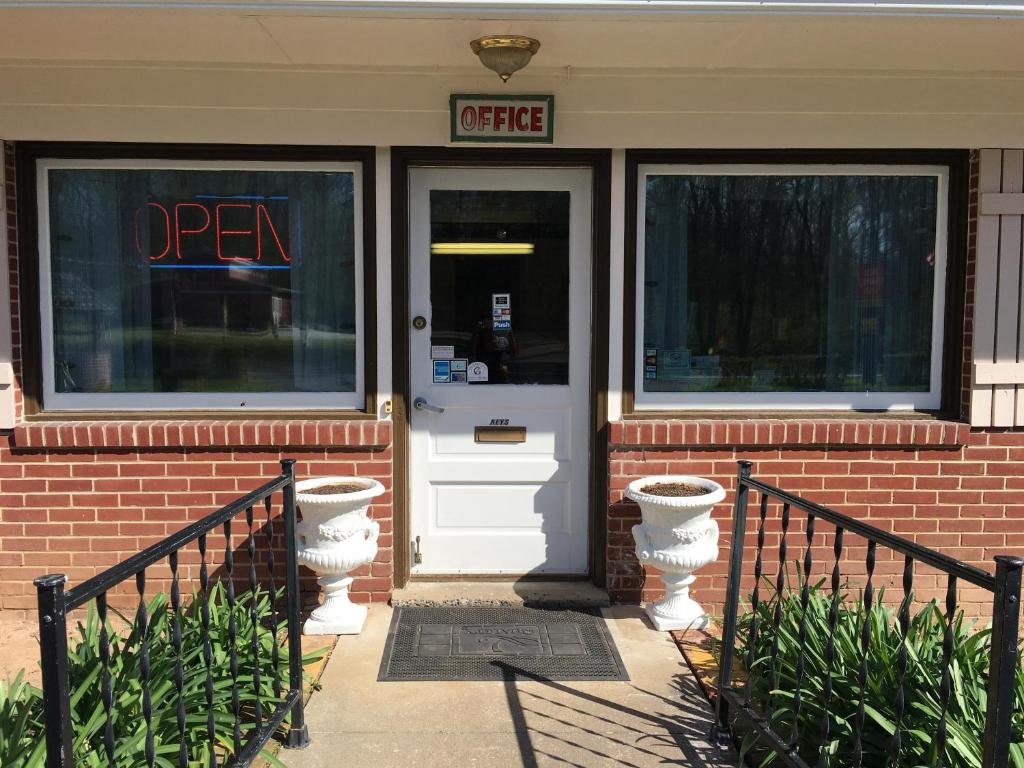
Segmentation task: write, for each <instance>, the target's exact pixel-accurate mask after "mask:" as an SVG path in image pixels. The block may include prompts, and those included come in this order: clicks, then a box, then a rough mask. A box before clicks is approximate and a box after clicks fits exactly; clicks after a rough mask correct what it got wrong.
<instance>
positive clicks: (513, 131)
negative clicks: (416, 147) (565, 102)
mask: <svg viewBox="0 0 1024 768" xmlns="http://www.w3.org/2000/svg"><path fill="white" fill-rule="evenodd" d="M449 108H450V110H451V123H452V141H453V142H476V141H485V142H486V141H500V142H506V143H520V144H550V143H551V142H552V141H554V134H555V131H554V128H555V97H554V96H522V95H515V96H488V95H484V94H464V93H453V94H452V96H451V100H450V102H449Z"/></svg>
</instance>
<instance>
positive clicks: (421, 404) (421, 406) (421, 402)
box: [412, 397, 444, 413]
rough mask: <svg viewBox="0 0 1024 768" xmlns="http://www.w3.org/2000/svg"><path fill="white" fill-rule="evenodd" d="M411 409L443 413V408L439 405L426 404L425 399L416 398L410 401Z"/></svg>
mask: <svg viewBox="0 0 1024 768" xmlns="http://www.w3.org/2000/svg"><path fill="white" fill-rule="evenodd" d="M412 407H413V408H415V409H416V410H417V411H430V412H431V413H444V408H442V407H441V406H440V405H431V404H430V403H428V402H427V399H426V398H425V397H417V398H416V399H415V400H413V401H412Z"/></svg>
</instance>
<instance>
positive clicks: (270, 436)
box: [12, 419, 391, 450]
mask: <svg viewBox="0 0 1024 768" xmlns="http://www.w3.org/2000/svg"><path fill="white" fill-rule="evenodd" d="M13 438H14V439H13V446H12V447H13V448H15V449H16V450H27V449H33V448H49V449H54V448H56V449H63V450H76V449H86V450H99V449H111V450H116V449H124V448H182V447H196V448H277V447H289V448H294V447H300V446H316V447H323V446H327V447H332V448H350V447H351V448H361V449H364V450H365V449H369V450H384V449H386V448H387V447H388V446H389V445H391V422H390V421H323V420H315V421H314V420H307V419H299V420H287V421H285V420H276V419H275V420H251V421H234V420H232V421H216V420H198V421H177V420H156V421H57V422H40V423H37V424H31V423H30V424H20V425H18V426H16V427H15V428H14V432H13Z"/></svg>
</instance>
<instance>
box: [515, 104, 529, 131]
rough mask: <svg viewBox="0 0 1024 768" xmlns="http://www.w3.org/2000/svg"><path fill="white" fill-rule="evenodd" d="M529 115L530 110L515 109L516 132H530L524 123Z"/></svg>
mask: <svg viewBox="0 0 1024 768" xmlns="http://www.w3.org/2000/svg"><path fill="white" fill-rule="evenodd" d="M529 113H530V110H529V109H527V108H526V107H517V108H516V130H517V131H528V130H530V124H529V123H528V122H526V116H527V115H528V114H529Z"/></svg>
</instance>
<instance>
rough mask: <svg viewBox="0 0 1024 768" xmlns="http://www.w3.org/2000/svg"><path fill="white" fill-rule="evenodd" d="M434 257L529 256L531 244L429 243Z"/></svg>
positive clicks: (531, 251)
mask: <svg viewBox="0 0 1024 768" xmlns="http://www.w3.org/2000/svg"><path fill="white" fill-rule="evenodd" d="M430 253H431V254H433V255H434V256H460V255H468V256H529V255H530V254H532V253H533V243H431V244H430Z"/></svg>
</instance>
